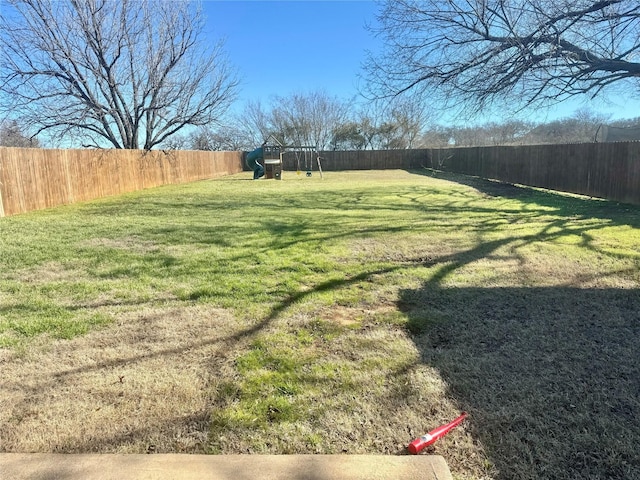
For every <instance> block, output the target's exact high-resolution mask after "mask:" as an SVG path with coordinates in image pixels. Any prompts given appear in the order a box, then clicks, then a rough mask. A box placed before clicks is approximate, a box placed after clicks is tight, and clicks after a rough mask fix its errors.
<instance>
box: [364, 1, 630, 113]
mask: <svg viewBox="0 0 640 480" xmlns="http://www.w3.org/2000/svg"><path fill="white" fill-rule="evenodd" d="M378 20H379V25H378V26H377V27H376V28H374V29H373V30H374V31H375V32H376V33H377V34H378V35H380V36H381V37H382V38H383V39H384V41H385V45H386V50H385V53H383V54H382V55H381V56H380V57H374V56H370V58H369V59H368V62H367V65H366V72H367V77H368V80H369V83H368V85H369V89H370V90H371V92H373V93H374V95H375V96H377V97H384V96H395V95H398V94H400V93H402V92H408V91H411V92H413V93H417V92H421V93H424V92H425V91H428V92H430V93H431V94H433V95H439V96H442V100H443V101H445V102H447V104H449V105H453V104H457V105H467V106H472V107H474V109H475V110H476V111H477V110H480V109H481V108H483V107H485V106H486V105H487V104H490V103H491V102H493V101H495V100H501V99H502V100H504V99H507V101H508V102H510V103H511V104H512V105H513V104H514V103H516V104H519V105H520V106H526V105H531V104H534V103H545V102H549V101H551V102H553V101H559V100H563V99H565V98H567V97H570V96H573V95H579V94H589V95H591V96H596V95H598V94H600V93H601V92H602V91H603V89H605V88H606V87H608V86H610V85H612V84H617V85H620V82H621V81H623V80H626V81H628V82H629V84H630V85H631V88H632V89H633V91H634V92H635V94H638V93H640V82H639V77H640V63H639V62H638V61H637V60H638V55H640V35H638V32H639V31H640V3H639V2H638V1H637V0H601V1H597V0H386V1H385V2H384V6H383V8H382V9H381V10H380V13H379V15H378Z"/></svg>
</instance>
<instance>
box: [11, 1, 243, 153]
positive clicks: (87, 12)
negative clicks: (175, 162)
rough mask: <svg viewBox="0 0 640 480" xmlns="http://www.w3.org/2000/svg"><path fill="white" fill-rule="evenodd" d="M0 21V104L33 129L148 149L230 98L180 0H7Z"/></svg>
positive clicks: (202, 120) (223, 64) (223, 73)
mask: <svg viewBox="0 0 640 480" xmlns="http://www.w3.org/2000/svg"><path fill="white" fill-rule="evenodd" d="M7 4H8V6H9V7H12V8H7ZM0 22H1V23H0V29H1V31H2V33H1V34H0V50H1V51H2V53H1V55H2V56H1V63H0V93H1V94H2V97H3V99H2V101H1V102H0V108H2V109H3V110H4V111H5V112H7V111H10V112H12V115H13V116H16V114H18V115H19V116H20V120H21V123H23V124H30V125H33V126H36V127H37V132H43V131H47V132H49V134H57V135H59V136H60V137H61V138H67V139H68V138H70V136H72V137H71V138H76V139H82V142H83V143H84V144H86V145H91V146H105V145H107V146H112V147H115V148H145V149H151V148H153V147H154V146H156V145H158V144H160V143H162V142H163V141H166V140H167V139H169V138H171V136H172V135H174V134H175V133H176V132H178V131H180V130H181V129H182V128H184V127H185V126H187V125H206V124H208V123H210V122H212V121H215V120H216V118H218V116H219V115H220V114H222V113H223V112H224V111H225V110H226V109H227V107H228V106H229V104H230V102H231V101H232V100H233V98H234V93H235V88H236V86H237V80H236V78H235V74H234V72H233V71H232V70H231V69H230V66H229V64H228V62H227V60H226V58H225V56H224V54H223V50H222V44H221V43H217V44H205V43H204V42H203V39H202V38H201V34H202V30H203V23H202V16H201V14H200V12H199V10H198V9H197V8H196V6H195V5H194V4H193V3H191V2H188V1H162V0H117V1H114V0H59V1H52V0H7V1H6V2H5V7H4V8H3V12H2V19H1V21H0Z"/></svg>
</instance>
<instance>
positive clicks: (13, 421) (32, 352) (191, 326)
mask: <svg viewBox="0 0 640 480" xmlns="http://www.w3.org/2000/svg"><path fill="white" fill-rule="evenodd" d="M244 328H246V325H245V324H243V323H241V322H238V321H237V320H236V319H235V318H234V317H233V316H232V315H231V314H230V313H229V312H227V311H225V310H222V309H216V308H210V307H209V308H207V307H180V308H168V309H155V310H154V309H147V310H145V311H144V312H140V313H131V314H124V315H122V316H121V317H120V318H119V319H118V321H117V322H116V324H115V325H112V326H111V327H109V328H106V329H103V330H100V331H96V332H92V333H90V334H88V335H86V336H84V337H79V338H75V339H73V340H69V341H59V342H56V343H53V344H51V343H48V342H43V343H42V344H41V345H39V346H38V345H35V346H34V347H33V348H30V349H29V351H27V352H13V351H10V350H0V367H1V370H2V377H3V381H2V385H1V386H0V445H1V449H2V450H3V451H8V452H10V451H21V452H122V453H133V452H136V453H143V452H203V451H205V450H206V445H207V440H208V433H207V432H208V428H207V425H208V419H209V415H210V413H211V405H210V402H209V394H210V392H211V391H212V389H215V385H216V383H217V382H218V381H219V380H220V378H221V377H223V376H224V375H225V371H226V370H228V369H230V368H231V367H230V366H229V362H230V360H229V359H228V355H229V349H230V348H232V347H230V345H233V348H237V347H238V345H239V341H240V343H241V339H242V332H243V331H244Z"/></svg>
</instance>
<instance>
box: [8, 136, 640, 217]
mask: <svg viewBox="0 0 640 480" xmlns="http://www.w3.org/2000/svg"><path fill="white" fill-rule="evenodd" d="M242 157H243V154H242V152H204V151H170V152H167V153H164V152H162V151H151V152H144V151H140V150H41V149H30V148H3V147H0V217H2V216H5V215H13V214H16V213H23V212H28V211H30V210H36V209H40V208H47V207H53V206H56V205H63V204H68V203H73V202H77V201H83V200H91V199H94V198H99V197H104V196H108V195H117V194H119V193H125V192H130V191H134V190H140V189H143V188H149V187H155V186H159V185H165V184H169V183H184V182H191V181H195V180H203V179H207V178H214V177H219V176H222V175H230V174H233V173H238V172H241V171H242V170H243V168H244V167H245V166H244V165H243V160H242ZM320 157H321V162H322V168H323V169H324V170H326V171H339V170H384V169H418V168H424V167H427V168H435V169H439V170H444V171H448V172H454V173H462V174H466V175H475V176H479V177H483V178H489V179H495V180H500V181H503V182H509V183H519V184H523V185H530V186H533V187H541V188H548V189H551V190H558V191H563V192H570V193H578V194H583V195H589V196H592V197H599V198H606V199H609V200H614V201H618V202H624V203H633V204H636V205H640V142H619V143H582V144H567V145H522V146H497V147H469V148H439V149H415V150H376V151H371V150H358V151H326V152H320ZM283 167H284V169H285V170H289V171H295V170H297V168H298V159H297V158H296V156H295V154H294V153H293V152H289V153H287V154H285V156H284V159H283ZM300 167H301V169H302V170H306V168H307V165H306V164H305V159H304V157H303V156H302V157H300ZM313 170H317V164H316V163H315V159H314V160H313Z"/></svg>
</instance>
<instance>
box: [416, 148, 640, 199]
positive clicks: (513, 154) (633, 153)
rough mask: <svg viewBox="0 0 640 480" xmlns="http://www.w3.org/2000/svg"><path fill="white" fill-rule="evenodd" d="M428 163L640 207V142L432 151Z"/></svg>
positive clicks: (509, 181) (426, 160) (463, 172)
mask: <svg viewBox="0 0 640 480" xmlns="http://www.w3.org/2000/svg"><path fill="white" fill-rule="evenodd" d="M425 153H426V158H425V161H424V166H427V167H433V168H438V169H440V170H444V171H449V172H455V173H462V174H465V175H475V176H478V177H482V178H489V179H495V180H500V181H503V182H508V183H519V184H523V185H529V186H532V187H541V188H548V189H550V190H557V191H561V192H569V193H578V194H582V195H588V196H591V197H598V198H605V199H608V200H614V201H617V202H623V203H633V204H636V205H640V142H619V143H581V144H564V145H523V146H500V147H474V148H449V149H437V150H428V151H427V152H425Z"/></svg>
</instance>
